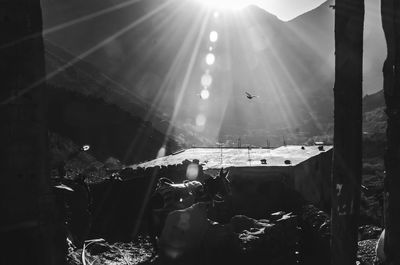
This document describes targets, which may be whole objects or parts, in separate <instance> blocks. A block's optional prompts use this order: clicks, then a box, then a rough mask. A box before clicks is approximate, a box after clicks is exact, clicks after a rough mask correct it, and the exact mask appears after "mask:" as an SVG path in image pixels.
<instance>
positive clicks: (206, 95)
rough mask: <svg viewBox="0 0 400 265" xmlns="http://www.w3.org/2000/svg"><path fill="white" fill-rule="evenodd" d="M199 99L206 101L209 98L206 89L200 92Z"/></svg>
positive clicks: (208, 92)
mask: <svg viewBox="0 0 400 265" xmlns="http://www.w3.org/2000/svg"><path fill="white" fill-rule="evenodd" d="M200 97H201V99H208V98H209V97H210V91H208V90H207V89H203V90H202V91H201V92H200Z"/></svg>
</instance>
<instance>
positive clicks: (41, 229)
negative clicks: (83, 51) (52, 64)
mask: <svg viewBox="0 0 400 265" xmlns="http://www.w3.org/2000/svg"><path fill="white" fill-rule="evenodd" d="M0 21H1V23H0V32H1V34H0V76H1V78H2V80H1V82H2V83H1V84H2V85H1V90H0V123H1V126H2V127H1V130H0V146H1V148H0V157H1V158H2V159H1V160H0V172H1V174H2V176H1V178H0V188H1V192H0V201H1V203H0V212H1V214H0V238H1V240H2V242H3V244H2V246H3V247H2V254H1V255H0V264H21V265H22V264H43V265H56V264H65V263H66V253H65V251H66V248H65V243H66V239H65V235H64V234H63V220H62V219H61V218H59V217H60V216H59V215H58V216H57V214H56V207H55V198H54V196H53V193H52V191H51V188H50V177H49V176H50V174H49V167H48V166H49V165H48V161H49V159H48V150H47V149H48V141H47V124H46V117H45V113H46V110H45V109H46V102H45V86H44V82H43V81H44V80H45V75H46V74H45V62H44V47H43V38H42V35H41V32H42V13H41V6H40V1H39V0H29V1H28V0H1V1H0ZM28 36H34V37H31V38H27V37H28ZM21 39H24V40H22V41H21ZM34 84H36V85H34Z"/></svg>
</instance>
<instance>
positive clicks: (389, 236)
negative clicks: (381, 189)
mask: <svg viewBox="0 0 400 265" xmlns="http://www.w3.org/2000/svg"><path fill="white" fill-rule="evenodd" d="M381 14H382V16H381V17H382V26H383V30H384V33H385V37H386V44H387V57H386V60H385V63H384V66H383V77H384V81H383V88H384V95H385V102H386V115H387V129H386V136H387V147H386V153H385V169H386V174H385V213H384V216H385V243H384V252H385V254H386V259H387V264H400V251H399V250H400V47H399V45H400V3H399V1H398V0H382V1H381Z"/></svg>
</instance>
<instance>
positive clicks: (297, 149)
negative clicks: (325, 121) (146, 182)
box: [133, 145, 332, 170]
mask: <svg viewBox="0 0 400 265" xmlns="http://www.w3.org/2000/svg"><path fill="white" fill-rule="evenodd" d="M318 147H319V146H304V149H302V146H299V145H290V146H281V147H279V148H275V149H266V148H251V149H247V148H222V149H221V148H191V149H186V150H184V151H182V152H178V153H176V154H173V155H169V156H164V157H160V158H157V159H154V160H151V161H148V162H144V163H140V164H138V165H134V166H133V167H134V168H137V167H143V168H147V167H155V166H170V165H179V164H182V161H184V160H189V161H193V160H194V159H197V160H199V161H200V164H203V169H204V170H206V169H216V168H221V167H223V168H228V167H271V166H272V167H281V166H284V167H286V166H295V165H298V164H299V163H301V162H303V161H305V160H307V159H309V158H311V157H314V156H317V155H319V154H320V153H322V152H327V151H329V150H331V149H332V146H323V150H322V151H320V150H319V149H318ZM221 153H222V155H221ZM249 158H250V160H249ZM261 159H266V162H267V163H266V164H261ZM285 160H290V161H291V163H290V164H285Z"/></svg>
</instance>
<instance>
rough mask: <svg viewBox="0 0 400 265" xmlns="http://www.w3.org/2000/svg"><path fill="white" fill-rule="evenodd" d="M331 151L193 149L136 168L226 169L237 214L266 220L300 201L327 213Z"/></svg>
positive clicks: (315, 148) (212, 171) (317, 148)
mask: <svg viewBox="0 0 400 265" xmlns="http://www.w3.org/2000/svg"><path fill="white" fill-rule="evenodd" d="M332 151H333V148H332V146H322V145H318V146H282V147H279V148H276V149H265V148H251V149H248V148H192V149H187V150H184V151H181V152H178V153H175V154H172V155H169V156H165V157H160V158H157V159H155V160H152V161H148V162H145V163H141V164H138V165H136V166H134V167H135V168H154V167H160V168H161V170H160V171H162V170H163V169H168V168H175V169H178V170H176V171H175V172H185V168H186V167H187V166H188V165H189V164H190V161H193V160H195V161H196V163H198V164H199V165H201V170H200V172H203V171H204V172H205V173H209V174H214V175H215V174H217V172H218V171H219V169H220V168H221V167H222V168H225V169H226V168H228V169H229V175H228V179H229V181H230V183H231V186H232V207H233V209H234V212H235V214H246V215H249V216H252V217H262V216H264V215H265V212H266V211H267V212H268V211H275V210H280V209H291V208H293V205H295V204H296V203H300V200H305V201H306V202H309V203H312V204H314V205H316V206H317V207H319V208H321V209H326V210H328V209H329V206H330V175H331V164H332V163H331V162H332ZM197 160H198V161H197ZM179 169H180V170H179ZM178 174H179V173H178ZM171 177H173V176H171ZM180 178H182V176H180ZM200 178H201V176H200Z"/></svg>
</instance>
